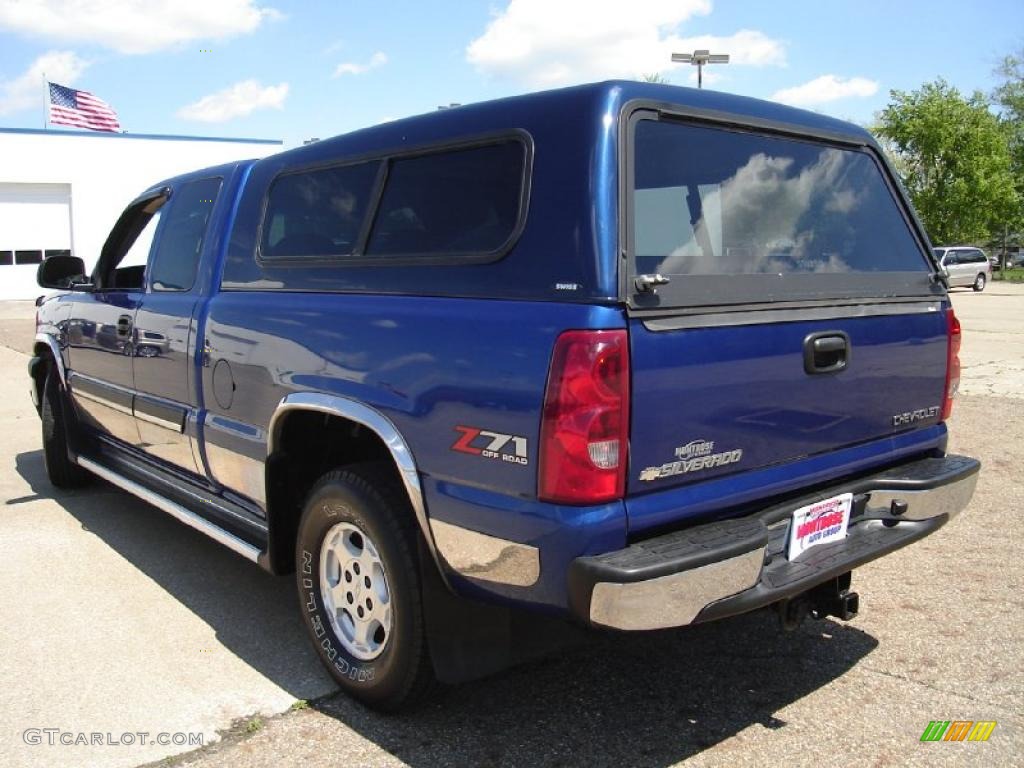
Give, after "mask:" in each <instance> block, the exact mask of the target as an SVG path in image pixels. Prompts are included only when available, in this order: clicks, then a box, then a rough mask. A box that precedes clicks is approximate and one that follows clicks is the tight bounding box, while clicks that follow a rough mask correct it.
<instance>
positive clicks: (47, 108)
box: [43, 72, 50, 131]
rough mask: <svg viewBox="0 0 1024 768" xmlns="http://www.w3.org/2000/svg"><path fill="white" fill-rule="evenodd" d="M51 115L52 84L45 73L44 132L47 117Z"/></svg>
mask: <svg viewBox="0 0 1024 768" xmlns="http://www.w3.org/2000/svg"><path fill="white" fill-rule="evenodd" d="M49 114H50V83H49V81H47V79H46V73H45V72H43V130H44V131H45V130H46V122H47V117H48V116H49Z"/></svg>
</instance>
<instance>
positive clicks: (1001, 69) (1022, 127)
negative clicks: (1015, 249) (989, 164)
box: [992, 48, 1024, 232]
mask: <svg viewBox="0 0 1024 768" xmlns="http://www.w3.org/2000/svg"><path fill="white" fill-rule="evenodd" d="M996 75H998V76H999V77H1001V78H1002V84H1000V85H999V86H998V87H997V88H996V89H995V90H994V91H993V92H992V100H993V101H994V102H995V103H996V104H998V105H999V107H1000V117H1001V118H1002V123H1003V127H1004V129H1005V130H1006V134H1007V138H1008V141H1009V144H1010V158H1011V163H1012V167H1013V176H1014V180H1015V182H1016V188H1017V196H1018V203H1019V204H1024V48H1022V49H1021V50H1020V51H1019V52H1017V53H1016V54H1011V55H1010V56H1007V57H1006V58H1004V59H1003V61H1002V63H1000V65H999V66H998V67H997V68H996ZM1016 213H1017V215H1016V216H1015V217H1014V220H1013V221H1011V222H1007V224H1008V228H1009V229H1010V230H1011V231H1013V230H1016V231H1017V232H1020V231H1021V230H1024V207H1021V205H1018V208H1017V212H1016Z"/></svg>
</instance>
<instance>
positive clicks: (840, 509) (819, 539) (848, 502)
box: [786, 493, 853, 560]
mask: <svg viewBox="0 0 1024 768" xmlns="http://www.w3.org/2000/svg"><path fill="white" fill-rule="evenodd" d="M852 506H853V494H852V493H844V494H842V495H841V496H833V497H832V498H831V499H826V500H825V501H818V502H815V503H814V504H808V505H807V506H806V507H800V509H798V510H796V511H795V512H793V520H792V522H791V523H790V524H789V543H788V544H787V545H786V557H787V558H789V559H790V560H794V559H796V558H797V557H799V556H800V555H802V554H803V553H804V552H806V551H807V550H808V549H810V548H811V547H816V546H818V545H819V544H828V543H829V542H830V541H839V540H840V539H842V538H845V537H846V529H847V527H848V526H849V525H850V508H851V507H852Z"/></svg>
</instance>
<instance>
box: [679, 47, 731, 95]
mask: <svg viewBox="0 0 1024 768" xmlns="http://www.w3.org/2000/svg"><path fill="white" fill-rule="evenodd" d="M672 61H676V62H682V63H683V64H695V65H696V66H697V87H698V88H703V87H704V65H705V64H728V63H729V54H728V53H711V51H703V50H702V51H694V52H693V53H673V54H672Z"/></svg>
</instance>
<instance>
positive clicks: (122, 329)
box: [117, 315, 132, 336]
mask: <svg viewBox="0 0 1024 768" xmlns="http://www.w3.org/2000/svg"><path fill="white" fill-rule="evenodd" d="M131 332H132V316H131V315H121V316H120V317H119V318H117V335H118V336H130V335H131Z"/></svg>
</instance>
